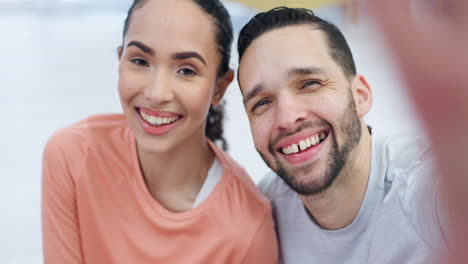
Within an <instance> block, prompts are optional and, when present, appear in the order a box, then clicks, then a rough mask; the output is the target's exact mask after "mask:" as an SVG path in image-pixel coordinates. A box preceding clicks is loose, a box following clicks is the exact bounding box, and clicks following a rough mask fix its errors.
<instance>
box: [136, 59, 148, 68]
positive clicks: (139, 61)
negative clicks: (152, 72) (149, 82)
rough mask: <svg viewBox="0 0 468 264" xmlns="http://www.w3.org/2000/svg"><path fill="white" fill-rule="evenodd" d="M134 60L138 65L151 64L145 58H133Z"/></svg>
mask: <svg viewBox="0 0 468 264" xmlns="http://www.w3.org/2000/svg"><path fill="white" fill-rule="evenodd" d="M132 62H133V63H135V64H136V65H138V66H145V67H146V66H148V65H149V64H148V62H147V61H145V60H143V59H133V60H132Z"/></svg>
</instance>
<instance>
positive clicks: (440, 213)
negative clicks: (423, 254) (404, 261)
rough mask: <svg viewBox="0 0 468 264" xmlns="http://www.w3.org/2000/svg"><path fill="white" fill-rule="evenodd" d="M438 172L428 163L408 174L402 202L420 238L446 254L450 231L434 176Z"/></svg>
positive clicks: (439, 189) (438, 186)
mask: <svg viewBox="0 0 468 264" xmlns="http://www.w3.org/2000/svg"><path fill="white" fill-rule="evenodd" d="M434 172H435V169H434V167H433V166H431V165H430V164H429V163H428V162H425V164H424V165H421V166H419V167H417V168H413V169H412V170H410V171H408V179H407V182H406V186H405V187H406V188H405V189H404V192H403V193H402V203H403V208H404V210H405V214H407V215H408V217H409V219H410V222H411V224H412V226H413V228H414V229H415V230H416V232H417V233H418V234H419V236H420V237H421V238H422V239H423V240H424V241H425V242H426V244H428V245H429V246H430V247H431V248H432V249H433V250H435V251H438V252H439V253H443V252H444V251H446V250H447V249H448V246H449V245H448V244H447V243H448V241H447V235H448V234H447V232H448V231H449V230H448V225H447V221H446V210H445V209H444V201H443V197H442V195H441V185H440V182H438V181H437V178H436V177H434Z"/></svg>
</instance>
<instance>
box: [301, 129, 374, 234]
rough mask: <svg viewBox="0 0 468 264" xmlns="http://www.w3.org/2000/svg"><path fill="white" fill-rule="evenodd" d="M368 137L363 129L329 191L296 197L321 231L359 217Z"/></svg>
mask: <svg viewBox="0 0 468 264" xmlns="http://www.w3.org/2000/svg"><path fill="white" fill-rule="evenodd" d="M370 165H371V136H370V133H369V131H368V130H367V129H363V134H362V138H361V140H360V142H359V144H358V145H357V147H356V148H355V149H354V150H353V151H352V152H351V153H350V156H349V159H348V161H347V163H346V165H345V167H344V168H343V169H342V171H341V172H340V174H339V175H338V176H337V178H336V179H335V182H334V183H333V185H332V186H330V188H328V189H327V190H325V191H323V192H321V193H319V194H316V195H311V196H301V195H300V196H299V197H300V198H301V200H302V201H303V202H304V205H305V207H306V208H307V210H308V211H309V213H310V214H311V216H312V217H313V218H314V219H315V221H316V222H317V224H318V225H319V226H320V227H321V228H324V229H329V230H337V229H341V228H344V227H346V226H348V225H350V224H351V223H352V222H353V221H354V219H355V218H356V217H357V215H358V213H359V209H360V208H361V205H362V203H363V200H364V196H365V194H366V190H367V183H368V181H369V175H370Z"/></svg>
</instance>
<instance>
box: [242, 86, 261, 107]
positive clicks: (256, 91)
mask: <svg viewBox="0 0 468 264" xmlns="http://www.w3.org/2000/svg"><path fill="white" fill-rule="evenodd" d="M264 89H265V86H264V85H263V84H261V83H260V84H257V85H255V86H254V88H253V89H252V91H250V92H248V93H247V94H246V95H245V97H244V105H245V104H247V102H248V101H249V100H250V99H252V98H254V97H255V96H257V95H258V94H259V93H261V92H262V91H263V90H264Z"/></svg>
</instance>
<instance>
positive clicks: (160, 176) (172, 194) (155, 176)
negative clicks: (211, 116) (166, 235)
mask: <svg viewBox="0 0 468 264" xmlns="http://www.w3.org/2000/svg"><path fill="white" fill-rule="evenodd" d="M142 149H143V148H138V157H139V161H140V168H141V171H142V174H143V177H144V179H145V183H146V186H147V188H148V190H149V192H150V193H151V195H152V196H153V197H154V198H155V199H156V200H157V201H158V202H159V203H160V204H161V205H163V206H164V207H166V208H167V209H168V210H170V211H174V212H181V211H186V210H189V209H191V208H192V206H193V203H194V201H195V199H196V197H197V195H198V193H199V192H200V189H201V187H202V186H203V183H204V181H205V178H206V176H207V174H208V171H209V169H210V167H211V165H212V163H213V159H214V154H213V152H212V150H211V148H210V146H209V144H208V140H207V139H206V138H205V137H204V136H200V137H197V138H196V140H189V141H188V142H183V143H181V144H179V145H178V146H174V147H173V148H172V149H171V150H170V151H169V152H164V153H150V152H144V151H143V150H142Z"/></svg>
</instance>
